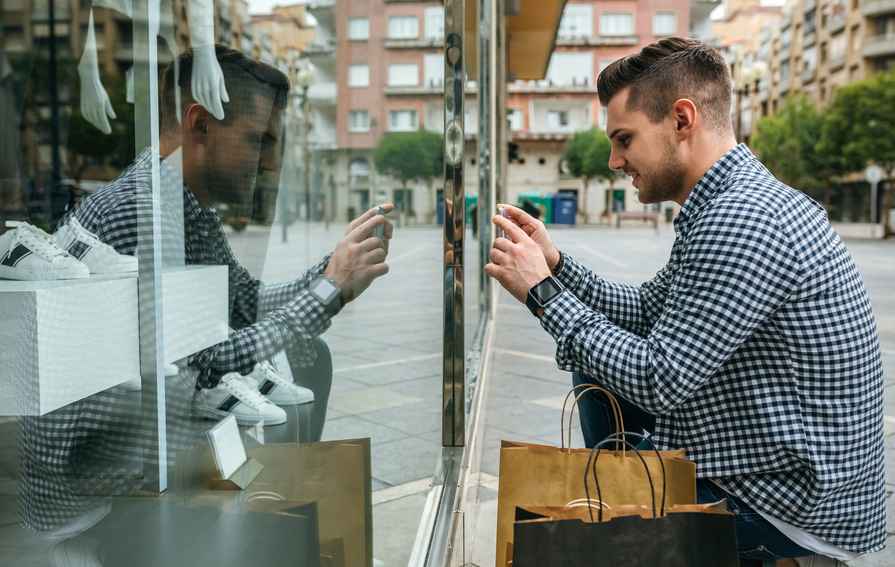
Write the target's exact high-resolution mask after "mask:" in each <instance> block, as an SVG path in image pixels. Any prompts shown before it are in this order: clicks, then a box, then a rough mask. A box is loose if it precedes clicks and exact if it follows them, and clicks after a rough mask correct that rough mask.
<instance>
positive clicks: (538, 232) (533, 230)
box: [500, 205, 559, 273]
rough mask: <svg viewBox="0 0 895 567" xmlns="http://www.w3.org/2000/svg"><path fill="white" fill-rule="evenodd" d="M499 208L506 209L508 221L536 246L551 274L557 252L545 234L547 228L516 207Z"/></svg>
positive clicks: (548, 236) (557, 261) (557, 258)
mask: <svg viewBox="0 0 895 567" xmlns="http://www.w3.org/2000/svg"><path fill="white" fill-rule="evenodd" d="M500 206H501V207H504V208H505V209H507V211H508V212H509V213H510V220H511V221H512V222H513V224H515V225H516V226H518V227H519V228H521V229H522V230H524V231H525V234H527V235H528V236H529V238H531V239H532V240H534V242H535V244H537V245H538V248H540V250H541V254H543V255H544V259H545V260H547V267H548V268H550V272H551V273H552V272H553V270H555V269H556V265H557V264H559V250H557V249H556V246H554V245H553V242H552V241H551V240H550V235H548V234H547V228H546V227H545V226H544V223H542V222H541V221H539V220H537V219H536V218H534V217H532V216H531V215H530V214H528V213H526V212H525V211H523V210H522V209H520V208H518V207H514V206H512V205H500Z"/></svg>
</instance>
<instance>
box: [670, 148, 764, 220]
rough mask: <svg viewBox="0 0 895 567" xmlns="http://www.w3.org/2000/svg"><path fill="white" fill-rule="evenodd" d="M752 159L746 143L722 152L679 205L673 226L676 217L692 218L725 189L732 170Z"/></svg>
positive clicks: (682, 218)
mask: <svg viewBox="0 0 895 567" xmlns="http://www.w3.org/2000/svg"><path fill="white" fill-rule="evenodd" d="M754 159H755V156H754V155H752V151H751V150H749V146H747V145H746V144H739V145H737V146H735V147H734V148H732V149H731V150H730V151H729V152H727V153H726V154H724V155H723V156H722V157H721V159H719V160H718V161H717V162H715V165H713V166H712V167H711V168H710V169H709V170H708V171H707V172H705V175H703V176H702V179H700V180H699V183H697V184H696V187H694V188H693V191H692V192H691V193H690V196H689V197H687V200H686V201H685V202H684V206H683V207H681V212H680V213H679V214H678V217H677V219H675V227H677V224H678V222H677V221H678V219H680V220H681V221H682V222H683V221H686V220H689V219H691V218H693V217H694V216H695V215H696V214H698V213H699V211H701V210H702V209H703V208H704V207H705V206H706V205H707V204H708V203H709V202H710V201H711V200H712V199H714V198H715V197H717V196H718V195H719V194H721V193H723V192H724V191H725V190H726V189H727V180H728V179H729V178H730V175H731V173H732V172H733V170H734V169H736V168H737V167H739V166H741V165H743V164H744V163H746V162H748V161H751V160H754Z"/></svg>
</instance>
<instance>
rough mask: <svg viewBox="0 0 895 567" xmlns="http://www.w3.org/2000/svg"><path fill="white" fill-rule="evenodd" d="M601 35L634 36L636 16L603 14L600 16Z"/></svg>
mask: <svg viewBox="0 0 895 567" xmlns="http://www.w3.org/2000/svg"><path fill="white" fill-rule="evenodd" d="M600 35H607V36H628V35H634V15H633V14H629V13H625V14H613V13H603V14H602V15H601V16H600Z"/></svg>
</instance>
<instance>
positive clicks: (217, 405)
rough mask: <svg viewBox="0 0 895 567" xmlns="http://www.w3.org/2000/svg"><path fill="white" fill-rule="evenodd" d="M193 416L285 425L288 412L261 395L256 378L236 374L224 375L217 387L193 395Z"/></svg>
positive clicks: (247, 422)
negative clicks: (232, 418) (228, 417)
mask: <svg viewBox="0 0 895 567" xmlns="http://www.w3.org/2000/svg"><path fill="white" fill-rule="evenodd" d="M193 413H194V414H196V415H200V416H203V417H208V418H211V419H221V418H224V417H227V416H228V415H233V416H234V417H235V418H236V423H238V424H239V425H246V426H252V425H255V424H256V423H258V422H259V421H263V422H264V425H279V424H280V423H286V412H285V411H283V410H282V409H281V408H278V407H277V406H275V405H274V404H272V403H271V402H270V401H269V400H268V399H267V398H265V397H264V396H262V395H261V393H260V392H258V383H257V382H256V381H255V378H253V377H249V376H243V375H242V374H238V373H236V372H230V373H228V374H225V375H224V377H223V378H222V379H221V383H220V384H219V385H218V387H217V388H212V389H210V390H209V389H205V388H203V389H201V390H199V391H198V392H196V394H195V395H194V396H193Z"/></svg>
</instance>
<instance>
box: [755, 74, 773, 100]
mask: <svg viewBox="0 0 895 567" xmlns="http://www.w3.org/2000/svg"><path fill="white" fill-rule="evenodd" d="M770 93H771V80H770V79H762V80H761V81H759V82H758V101H759V102H765V101H767V100H768V97H769V96H770Z"/></svg>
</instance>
